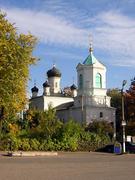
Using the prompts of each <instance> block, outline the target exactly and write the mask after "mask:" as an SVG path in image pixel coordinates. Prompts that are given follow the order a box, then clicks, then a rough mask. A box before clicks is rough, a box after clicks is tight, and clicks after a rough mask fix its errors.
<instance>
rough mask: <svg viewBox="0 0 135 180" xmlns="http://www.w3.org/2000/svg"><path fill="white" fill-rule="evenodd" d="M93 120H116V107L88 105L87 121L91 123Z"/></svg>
mask: <svg viewBox="0 0 135 180" xmlns="http://www.w3.org/2000/svg"><path fill="white" fill-rule="evenodd" d="M93 120H105V121H108V122H114V121H115V108H107V107H106V108H103V107H89V106H88V107H87V108H86V122H87V123H88V124H89V123H90V122H92V121H93Z"/></svg>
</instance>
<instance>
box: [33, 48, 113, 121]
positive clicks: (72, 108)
mask: <svg viewBox="0 0 135 180" xmlns="http://www.w3.org/2000/svg"><path fill="white" fill-rule="evenodd" d="M76 70H77V87H76V86H75V85H74V84H73V85H72V86H71V87H70V88H69V92H70V93H65V92H64V91H62V90H61V87H60V80H61V73H60V71H59V70H58V69H57V68H56V67H55V66H53V68H52V69H50V70H48V71H47V77H48V80H47V81H46V82H45V83H44V84H43V95H41V96H38V88H37V87H36V86H34V87H33V88H32V89H31V91H32V98H31V99H30V108H35V109H39V110H46V109H48V106H49V105H50V104H51V105H52V107H54V108H56V112H57V116H58V117H59V118H60V119H61V120H63V121H68V120H69V119H71V118H72V119H74V120H76V121H78V122H80V123H86V124H89V123H90V122H92V121H93V120H106V121H108V122H115V108H113V107H111V105H110V100H111V98H110V97H109V96H107V89H106V67H105V65H103V64H102V63H101V62H100V61H98V60H97V59H96V58H95V56H94V55H93V49H92V47H90V49H89V55H88V57H87V58H86V59H85V60H84V62H83V63H79V64H78V65H77V67H76Z"/></svg>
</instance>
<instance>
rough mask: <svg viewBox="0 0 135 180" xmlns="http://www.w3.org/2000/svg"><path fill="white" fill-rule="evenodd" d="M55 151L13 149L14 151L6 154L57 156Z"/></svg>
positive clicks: (16, 155)
mask: <svg viewBox="0 0 135 180" xmlns="http://www.w3.org/2000/svg"><path fill="white" fill-rule="evenodd" d="M57 155H58V153H57V152H39V151H32V152H27V151H15V152H8V153H7V156H13V157H25V156H26V157H28V156H29V157H31V156H32V157H33V156H57Z"/></svg>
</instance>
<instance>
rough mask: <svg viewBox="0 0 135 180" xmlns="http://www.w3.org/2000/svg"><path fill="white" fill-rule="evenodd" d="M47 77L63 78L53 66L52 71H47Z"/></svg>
mask: <svg viewBox="0 0 135 180" xmlns="http://www.w3.org/2000/svg"><path fill="white" fill-rule="evenodd" d="M47 76H48V77H61V73H60V71H59V70H58V69H57V68H56V67H55V66H53V68H52V69H50V70H48V71H47Z"/></svg>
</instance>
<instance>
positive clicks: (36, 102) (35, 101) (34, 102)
mask: <svg viewBox="0 0 135 180" xmlns="http://www.w3.org/2000/svg"><path fill="white" fill-rule="evenodd" d="M29 107H30V109H38V110H44V99H43V96H38V97H35V98H31V99H30V105H29Z"/></svg>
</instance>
